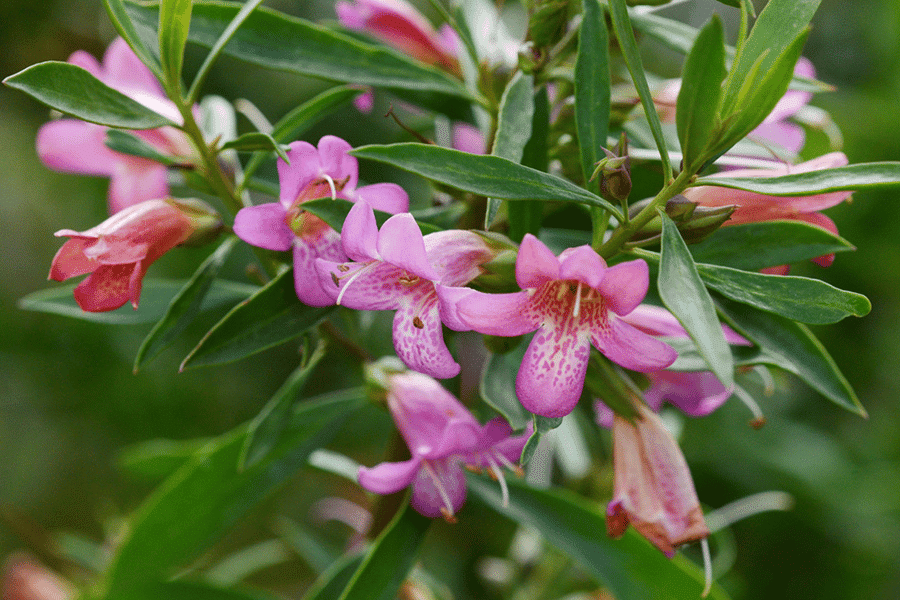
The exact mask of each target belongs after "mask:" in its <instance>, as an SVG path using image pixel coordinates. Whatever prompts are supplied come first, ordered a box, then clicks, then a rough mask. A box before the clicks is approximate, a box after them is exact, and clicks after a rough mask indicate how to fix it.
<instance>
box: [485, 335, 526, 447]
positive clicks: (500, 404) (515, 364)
mask: <svg viewBox="0 0 900 600" xmlns="http://www.w3.org/2000/svg"><path fill="white" fill-rule="evenodd" d="M524 356H525V344H519V347H517V348H516V349H515V350H513V351H512V352H507V353H506V354H491V355H490V356H489V357H488V359H487V361H486V362H485V365H484V371H483V372H482V374H481V382H480V383H479V386H478V391H479V393H480V394H481V397H482V398H483V399H484V401H485V402H487V403H488V404H489V405H490V406H491V408H493V409H494V410H496V411H497V412H498V413H500V414H501V415H502V416H503V418H504V419H506V420H507V422H509V424H510V426H512V428H513V429H514V430H515V431H521V430H522V429H524V428H525V425H527V424H528V421H529V420H530V419H531V415H530V413H529V412H528V411H527V410H525V408H523V407H522V403H521V402H519V397H518V396H517V395H516V376H517V375H518V373H519V366H520V365H521V364H522V357H524Z"/></svg>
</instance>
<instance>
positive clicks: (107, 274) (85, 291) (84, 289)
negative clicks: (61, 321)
mask: <svg viewBox="0 0 900 600" xmlns="http://www.w3.org/2000/svg"><path fill="white" fill-rule="evenodd" d="M136 267H137V265H135V264H127V265H100V266H99V267H97V270H96V271H94V272H93V273H91V274H90V275H89V276H88V277H87V279H85V280H84V281H82V282H81V283H80V284H78V286H77V287H76V288H75V290H74V291H73V295H74V296H75V301H76V302H77V303H78V306H80V307H81V310H83V311H86V312H106V311H109V310H115V309H117V308H119V307H120V306H122V305H123V304H125V303H126V302H128V300H129V299H130V298H131V296H130V293H129V292H130V290H129V284H130V282H131V275H132V273H133V272H134V270H135V268H136Z"/></svg>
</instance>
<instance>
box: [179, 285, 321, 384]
mask: <svg viewBox="0 0 900 600" xmlns="http://www.w3.org/2000/svg"><path fill="white" fill-rule="evenodd" d="M293 273H294V272H293V270H292V269H288V270H286V271H285V272H284V273H282V274H281V275H279V276H278V277H276V278H275V279H273V280H272V281H270V282H269V284H268V285H266V286H265V287H264V288H262V289H260V290H259V291H258V292H256V293H255V294H253V296H251V297H250V298H248V299H247V300H246V301H244V302H242V303H240V304H239V305H237V306H235V307H234V308H233V309H232V310H231V311H229V313H228V314H227V315H225V316H224V317H223V318H222V320H221V321H219V322H218V323H216V325H215V326H214V327H213V328H212V329H210V330H209V332H208V333H207V334H206V335H205V336H204V337H203V339H202V340H200V343H199V344H197V346H196V347H195V348H194V349H193V350H191V353H190V354H188V355H187V357H186V358H185V359H184V361H182V363H181V367H180V369H181V370H184V369H186V368H188V367H200V366H208V365H217V364H222V363H229V362H234V361H236V360H240V359H242V358H245V357H247V356H250V355H252V354H256V353H257V352H262V351H263V350H266V349H268V348H271V347H273V346H277V345H278V344H281V343H283V342H286V341H288V340H290V339H293V338H295V337H297V336H299V335H300V334H301V333H303V332H304V331H306V330H307V329H309V328H310V327H312V326H313V325H315V324H316V323H318V322H319V321H320V320H322V319H323V318H324V317H325V315H327V314H328V313H329V312H331V311H332V310H333V309H334V307H332V306H325V307H313V306H306V305H305V304H303V303H301V302H300V301H299V300H297V292H296V291H295V290H294V277H293Z"/></svg>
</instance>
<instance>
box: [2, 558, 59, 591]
mask: <svg viewBox="0 0 900 600" xmlns="http://www.w3.org/2000/svg"><path fill="white" fill-rule="evenodd" d="M75 596H76V591H75V589H74V588H73V586H72V585H71V584H70V583H69V582H68V581H66V580H64V579H63V578H61V577H60V576H59V575H57V574H56V573H54V572H53V571H51V570H50V569H48V568H47V567H45V566H44V565H42V564H41V563H39V562H37V560H35V559H33V558H32V557H31V556H29V555H27V554H25V553H15V554H12V555H11V556H10V557H9V558H8V559H7V560H6V564H5V565H4V566H3V575H2V579H0V598H3V600H68V599H69V598H74V597H75Z"/></svg>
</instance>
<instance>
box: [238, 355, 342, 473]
mask: <svg viewBox="0 0 900 600" xmlns="http://www.w3.org/2000/svg"><path fill="white" fill-rule="evenodd" d="M323 356H325V347H324V346H323V345H319V346H318V347H317V348H316V349H315V351H313V353H312V356H310V357H308V359H307V360H306V364H304V365H303V366H302V367H300V368H298V369H297V370H296V371H294V373H292V374H291V376H290V377H288V379H287V381H285V382H284V383H283V384H282V386H281V387H280V388H278V391H277V392H275V395H274V396H272V399H271V400H269V401H268V402H267V403H266V405H265V406H264V407H263V409H262V410H261V411H260V412H259V414H258V415H256V416H255V417H254V418H253V420H252V421H250V426H249V428H248V431H247V437H246V439H245V440H244V447H243V449H242V450H241V457H240V460H239V462H238V469H239V470H244V469H246V468H248V467H252V466H253V465H255V464H256V463H258V462H259V461H261V460H262V459H264V458H265V457H266V455H268V453H269V452H271V451H272V449H273V448H275V447H276V446H277V445H278V442H279V441H281V436H282V435H283V434H284V431H285V429H287V426H288V425H289V424H290V420H291V413H292V412H293V406H294V403H295V402H296V401H297V398H298V397H299V396H300V392H301V391H302V390H303V386H305V385H306V382H307V380H308V379H309V376H310V374H311V373H312V372H313V370H314V369H315V368H316V366H318V364H319V362H320V361H321V360H322V357H323Z"/></svg>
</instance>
